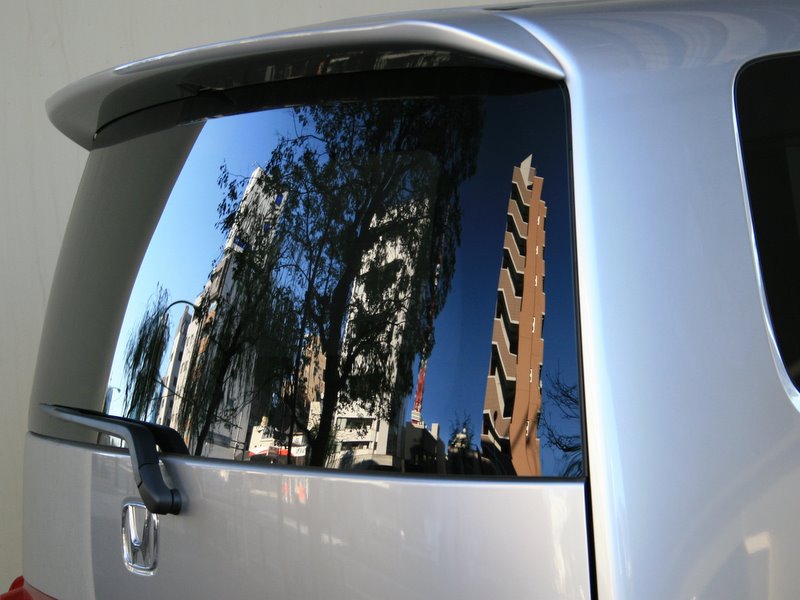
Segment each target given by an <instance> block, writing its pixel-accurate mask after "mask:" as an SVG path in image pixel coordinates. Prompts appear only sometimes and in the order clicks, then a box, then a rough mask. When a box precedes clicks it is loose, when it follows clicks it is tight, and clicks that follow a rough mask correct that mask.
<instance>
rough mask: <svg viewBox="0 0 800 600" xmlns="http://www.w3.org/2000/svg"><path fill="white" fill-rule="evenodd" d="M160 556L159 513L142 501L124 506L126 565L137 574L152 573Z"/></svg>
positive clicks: (123, 524)
mask: <svg viewBox="0 0 800 600" xmlns="http://www.w3.org/2000/svg"><path fill="white" fill-rule="evenodd" d="M157 556H158V515H154V514H153V513H151V512H150V511H149V510H147V507H146V506H145V505H144V504H142V503H141V502H126V503H125V505H124V506H123V507H122V557H123V559H124V560H125V567H126V568H127V569H128V570H129V571H130V572H131V573H136V574H137V575H152V574H153V573H154V572H155V570H156V558H157Z"/></svg>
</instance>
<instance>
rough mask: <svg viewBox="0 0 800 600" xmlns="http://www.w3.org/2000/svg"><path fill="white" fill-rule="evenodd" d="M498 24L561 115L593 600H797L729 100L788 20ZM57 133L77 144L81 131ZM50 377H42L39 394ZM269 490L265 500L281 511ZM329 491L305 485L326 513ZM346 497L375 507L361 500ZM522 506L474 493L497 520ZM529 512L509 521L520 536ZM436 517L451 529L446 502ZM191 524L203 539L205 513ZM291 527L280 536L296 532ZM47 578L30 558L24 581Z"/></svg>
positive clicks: (793, 493)
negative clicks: (540, 49)
mask: <svg viewBox="0 0 800 600" xmlns="http://www.w3.org/2000/svg"><path fill="white" fill-rule="evenodd" d="M491 14H492V15H493V16H492V17H488V16H487V19H489V18H491V19H495V18H496V15H500V18H501V19H505V20H507V22H513V23H515V24H516V25H518V26H520V27H521V28H524V29H526V30H528V31H529V32H530V33H531V34H532V35H533V36H535V37H536V39H538V41H539V42H540V43H541V45H543V46H544V47H545V48H546V49H547V50H548V52H549V53H550V54H551V55H552V56H553V57H554V59H555V62H556V64H557V65H558V67H560V69H561V70H562V72H563V74H564V77H565V81H566V84H567V87H568V90H569V95H570V102H571V115H572V137H573V173H574V189H575V203H576V232H577V239H578V241H577V249H578V270H579V287H580V309H581V310H580V312H581V327H582V349H583V365H584V384H585V385H584V388H585V390H586V391H585V397H586V421H587V438H588V440H589V461H590V479H591V491H592V495H591V502H592V513H593V531H594V536H595V538H594V544H595V550H596V552H595V555H594V560H595V561H596V562H595V565H596V573H597V592H598V597H599V598H602V599H611V598H614V599H620V600H634V599H640V598H648V599H653V600H662V599H663V600H672V599H676V600H677V599H687V598H696V599H700V598H726V599H727V598H766V599H770V600H772V599H781V598H785V599H789V598H796V597H797V596H798V595H800V569H798V568H797V566H796V564H795V563H796V560H797V556H798V555H799V554H800V547H798V546H799V545H800V541H798V540H800V530H799V529H800V526H798V520H797V518H796V506H797V497H798V496H799V495H800V472H799V471H800V416H798V414H797V409H796V406H795V404H793V400H794V399H795V397H796V392H795V391H794V390H793V389H791V388H790V387H787V385H786V376H785V373H784V372H783V367H782V366H781V365H780V361H776V359H775V352H776V350H775V348H774V341H773V339H772V337H771V333H770V329H769V324H768V319H767V317H766V313H765V310H764V302H763V294H762V290H761V287H760V281H759V277H758V274H757V267H756V260H755V254H754V247H753V244H752V239H751V238H752V234H751V228H750V222H749V214H748V209H747V202H746V198H745V196H744V192H743V182H742V176H741V165H740V158H739V151H738V148H737V137H736V123H735V119H734V107H733V83H734V79H735V77H736V73H737V72H738V71H739V69H740V68H741V66H742V65H743V64H745V63H746V62H747V61H749V60H751V59H754V58H756V57H759V56H763V55H767V54H774V53H783V52H792V51H796V50H798V49H800V8H799V7H797V6H796V4H795V3H789V2H783V3H779V2H776V3H769V4H767V3H753V4H751V5H748V4H747V3H743V2H737V3H732V2H725V3H723V2H709V3H702V4H701V3H689V2H675V3H634V2H618V1H615V2H605V3H601V4H597V5H590V4H587V3H584V2H575V3H564V4H550V5H542V6H538V7H536V6H534V7H531V8H528V9H519V10H513V11H507V12H494V11H493V12H492V13H491ZM341 39H342V41H345V40H346V39H347V34H343V36H342V38H341ZM353 40H354V41H355V38H353ZM168 60H169V59H168V58H165V59H164V60H163V61H162V62H163V64H165V65H166V64H167V63H168ZM156 66H157V65H154V69H155V68H156ZM557 70H558V69H557V68H556V69H555V70H552V71H551V72H556V71H557ZM109 77H111V75H109ZM92 86H93V84H91V83H89V84H87V90H91V89H93V88H92ZM101 87H102V86H101ZM103 89H104V88H103ZM81 94H89V91H81V92H80V94H78V95H79V96H80V97H86V96H81ZM68 104H69V103H67V102H65V103H64V106H67V105H68ZM51 114H53V115H54V116H55V117H56V119H59V120H60V127H61V128H62V130H65V131H70V133H71V135H73V137H74V138H75V139H78V140H80V141H81V142H82V143H86V144H88V143H89V142H88V141H87V138H86V135H87V133H88V132H89V130H88V129H87V127H88V125H87V123H91V119H89V120H88V121H87V120H86V118H84V117H83V116H81V117H80V118H77V117H76V118H75V119H73V120H71V119H72V117H71V116H70V114H71V113H70V114H67V113H63V115H62V116H59V114H60V113H58V112H57V111H54V110H53V109H52V108H51ZM73 125H74V127H75V128H76V129H75V131H72V130H70V129H69V128H70V127H72V126H73ZM61 285H67V283H66V282H62V284H61ZM55 290H56V287H55V286H54V293H58V292H57V291H55ZM51 307H52V304H51ZM51 310H53V309H52V308H51ZM48 335H53V334H48V332H47V330H46V331H45V338H44V339H45V340H47V336H48ZM43 343H44V342H43ZM48 376H49V375H48V373H47V371H42V368H41V364H40V369H39V376H38V380H42V379H46V378H47V377H48ZM57 383H58V382H57V381H54V382H52V386H53V387H52V388H50V389H53V388H55V389H58V386H57V385H56V384H57ZM40 389H42V390H44V389H46V388H40ZM36 400H37V397H36V395H34V401H36ZM97 460H98V461H101V462H103V461H106V460H110V459H107V457H98V459H97ZM119 464H120V465H121V466H124V465H125V464H126V463H125V461H122V460H119ZM212 472H213V471H208V477H209V478H210V477H211V475H210V473H212ZM225 472H226V471H218V472H217V474H216V475H215V476H216V477H222V476H223V473H225ZM28 477H29V479H30V477H31V476H30V475H29V476H28ZM275 477H277V476H275ZM292 478H293V479H294V476H292ZM201 480H202V478H201ZM209 480H210V479H209ZM100 481H102V478H99V479H96V482H97V483H95V485H100V483H99V482H100ZM271 481H272V480H271ZM277 481H278V479H275V480H274V481H272V483H271V484H270V485H271V486H272V487H270V486H267V488H265V491H269V490H272V493H274V494H277V493H278V492H277V487H276V486H277V485H278V484H277ZM340 481H342V480H340V479H335V482H334V480H329V479H328V478H327V476H326V478H325V479H324V481H323V479H322V478H320V479H319V480H314V485H320V486H322V487H323V488H325V489H337V494H338V493H339V488H336V486H337V484H339V482H340ZM42 485H43V484H42ZM329 485H330V486H331V487H330V488H328V487H326V486H329ZM406 485H407V486H408V488H409V489H414V490H417V488H416V487H415V486H416V485H417V484H405V485H403V486H401V485H400V484H399V483H397V484H395V487H394V488H393V493H395V494H401V493H403V492H401V491H400V489H401V488H402V489H404V490H405V486H406ZM341 487H342V488H345V489H344V490H343V492H344V493H346V494H355V493H356V492H355V490H356V489H358V490H360V491H361V493H363V494H365V495H364V496H363V497H362V501H364V502H366V501H367V500H366V498H367V497H370V498H371V497H372V491H370V492H369V493H368V492H365V491H364V490H366V489H370V490H372V488H367V487H366V483H364V484H363V485H361V486H359V487H357V488H350V486H344V485H341ZM478 487H479V486H478V484H470V486H465V487H464V489H469V490H473V489H478ZM423 488H424V489H425V490H426V493H431V494H432V495H433V496H432V498H436V497H437V496H436V492H435V490H433V489H431V488H430V487H426V486H423V487H422V488H419V489H423ZM102 489H107V488H105V487H103V488H102ZM459 489H460V488H459ZM535 489H536V488H535V486H531V487H530V488H529V487H527V486H523V487H521V488H517V487H512V486H508V487H506V486H504V485H503V486H500V487H498V488H491V487H487V489H486V490H484V492H485V493H488V494H492V493H497V494H498V497H497V499H496V501H499V502H505V501H507V500H506V498H507V497H508V498H515V497H516V496H517V494H519V495H524V494H528V493H530V494H531V495H532V496H535V495H536V492H535ZM347 490H350V491H349V492H348V491H347ZM501 491H502V494H500V492H501ZM31 493H32V492H31V489H30V485H28V486H27V488H26V494H27V496H26V497H28V498H30V497H31ZM75 493H84V494H85V492H77V491H76V492H75ZM376 493H377V492H376ZM375 497H378V496H377V495H376V496H375ZM348 498H349V499H352V496H348ZM107 501H108V502H109V503H112V502H114V501H112V500H110V499H108V500H107ZM388 501H389V502H391V501H393V500H392V499H391V497H390V498H389V500H388ZM508 501H509V502H512V501H511V500H508ZM272 502H274V503H275V505H276V506H281V507H284V505H283V503H281V502H279V501H278V500H277V499H273V500H272ZM527 502H529V501H528V500H527V499H526V504H524V506H523V504H521V503H519V504H518V503H514V502H512V504H509V505H507V506H506V505H504V510H519V511H520V512H519V514H518V517H519V518H522V519H525V518H533V517H532V515H534V514H535V510H531V508H530V507H531V504H530V503H527ZM357 505H358V504H357ZM360 506H363V504H362V505H360ZM429 506H430V507H431V508H432V509H433V510H435V511H437V512H438V515H439V516H438V519H439V520H440V521H441V522H442V524H443V526H444V527H449V528H457V524H456V523H455V521H454V520H450V519H452V517H450V516H449V515H450V514H451V512H450V511H449V510H448V504H447V502H445V501H444V500H443V499H442V498H441V497H439V499H438V500H434V501H432V503H429ZM44 509H45V507H42V511H44ZM292 510H294V508H293V509H292ZM109 511H110V509H109ZM109 514H110V512H109ZM201 514H204V515H205V516H204V519H206V521H205V522H211V521H213V511H212V510H209V511H208V512H206V513H201ZM279 514H281V515H285V514H287V513H286V512H284V513H279ZM288 514H289V516H290V519H289V521H287V522H282V524H281V525H280V526H279V531H281V532H285V531H289V530H291V526H290V524H289V523H294V522H296V521H292V519H296V517H297V513H296V511H295V512H291V511H290V512H289V513H288ZM503 514H505V513H503ZM109 518H110V517H109ZM179 518H183V515H181V517H179ZM274 518H275V519H277V518H279V517H277V516H275V517H274ZM523 522H524V521H523ZM394 525H397V523H396V522H395V523H394ZM26 526H27V524H26ZM242 526H244V525H242ZM373 526H374V522H373ZM29 529H30V528H29ZM515 529H516V525H515V527H514V528H512V531H514V530H515ZM34 531H36V530H34ZM379 531H380V529H379ZM451 531H452V529H451ZM362 533H363V534H364V535H365V534H366V529H365V530H362ZM397 534H398V530H397V529H396V528H395V530H394V533H393V534H391V535H397ZM282 535H283V534H282ZM297 535H298V536H299V535H302V534H297ZM386 535H387V536H388V535H390V534H389V533H387V534H386ZM420 535H421V534H420ZM166 537H168V536H166V535H165V538H166ZM26 538H27V541H26V544H27V545H28V550H27V552H28V554H26V560H27V557H31V556H33V557H38V556H39V554H38V553H34V552H33V551H32V550H31V549H30V547H31V545H33V547H34V548H37V549H38V548H39V547H40V546H39V544H41V543H42V541H41V537H36V536H35V535H34V536H32V535H31V534H30V533H28V531H27V530H26ZM297 539H300V538H299V537H298V538H297ZM37 540H38V541H37ZM484 541H485V542H487V543H491V544H495V546H494V547H489V546H487V548H488V550H487V552H488V553H503V552H505V548H506V547H508V545H509V544H513V545H514V546H515V547H516V548H523V547H524V544H523V541H522V539H520V538H518V539H517V540H511V541H509V540H508V539H503V540H500V539H495V538H491V539H488V538H487V539H484ZM165 543H166V542H165ZM531 548H533V550H532V551H535V544H533V543H532V544H531ZM317 552H321V550H319V549H317ZM382 556H384V555H382ZM44 568H45V565H44V564H43V563H42V562H40V561H39V559H38V558H30V559H29V560H27V562H26V576H28V570H29V569H30V570H31V571H33V572H36V573H41V572H43V570H44ZM430 568H431V569H433V566H431V567H430ZM325 573H327V572H325ZM439 573H441V572H439ZM454 573H455V571H453V570H451V571H447V572H446V575H447V576H446V577H444V578H443V579H438V574H437V578H434V572H433V571H432V570H431V571H426V578H424V579H423V580H422V581H423V583H422V588H423V589H427V588H430V586H435V585H443V584H442V583H441V581H452V580H453V579H455V580H456V582H457V581H458V579H457V578H454V577H453V575H454ZM326 576H328V575H325V574H323V575H321V577H323V579H324V577H326ZM376 576H377V574H376ZM494 580H495V581H500V578H499V577H497V578H495V579H494ZM31 581H32V583H33V584H34V585H37V586H38V585H39V584H38V581H37V580H36V579H31ZM301 583H302V585H308V586H313V585H316V584H315V582H314V581H313V580H310V581H305V580H304V581H302V582H301ZM500 583H501V584H502V582H500ZM43 589H44V591H47V588H43ZM437 589H439V588H437ZM471 591H473V592H478V591H480V588H473V589H472V590H471ZM505 591H507V592H509V594H507V595H512V594H511V593H510V592H511V590H505ZM515 592H516V590H515ZM446 595H447V596H452V594H446ZM494 595H495V596H496V597H502V596H503V595H502V594H494ZM514 595H516V594H514ZM519 595H520V596H524V595H525V592H523V591H519ZM474 596H475V597H478V596H479V595H478V594H477V593H475V594H474ZM530 597H537V596H536V594H530Z"/></svg>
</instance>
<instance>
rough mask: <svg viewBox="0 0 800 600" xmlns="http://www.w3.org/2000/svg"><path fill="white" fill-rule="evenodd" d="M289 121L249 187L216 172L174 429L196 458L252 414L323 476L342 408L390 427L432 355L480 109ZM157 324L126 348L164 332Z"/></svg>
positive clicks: (336, 111)
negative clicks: (297, 444)
mask: <svg viewBox="0 0 800 600" xmlns="http://www.w3.org/2000/svg"><path fill="white" fill-rule="evenodd" d="M294 122H295V130H294V132H292V133H291V134H289V135H283V136H281V137H280V138H279V139H278V143H277V145H276V147H275V149H274V151H273V152H272V154H271V155H270V156H269V158H268V160H267V161H266V163H265V164H264V166H263V168H259V169H257V170H256V171H255V172H254V173H253V174H252V175H251V176H249V177H242V176H235V175H233V174H231V173H230V172H229V171H228V169H227V167H226V166H225V165H223V166H222V168H221V174H220V178H219V183H220V185H221V187H222V188H223V189H224V191H225V194H224V198H223V200H222V202H221V203H220V205H219V207H218V211H219V217H220V221H219V227H220V229H221V231H222V232H223V233H224V234H225V238H226V242H225V244H224V247H223V249H222V253H221V258H220V259H219V261H218V262H217V264H216V265H215V267H214V269H213V270H212V272H211V274H210V276H209V279H208V282H207V283H206V285H205V288H204V289H203V291H202V293H201V294H200V296H199V297H198V299H197V300H196V304H197V306H198V310H196V311H195V314H194V317H193V320H192V326H191V327H190V333H189V334H188V335H187V340H186V348H185V351H184V352H183V355H184V358H183V361H185V366H184V365H181V371H182V374H183V375H182V379H180V381H179V383H178V385H177V388H178V389H176V390H175V393H176V396H177V397H178V402H177V408H176V409H175V411H174V413H173V418H172V425H173V426H174V427H176V428H178V429H179V430H181V431H183V432H184V433H186V434H188V437H189V438H191V439H192V440H193V443H194V448H195V453H196V454H200V453H201V452H202V449H203V444H204V443H205V442H206V441H207V439H208V438H209V435H210V434H211V433H212V432H213V429H214V427H215V426H216V425H217V424H219V423H226V422H228V423H230V422H232V420H233V417H234V416H235V415H236V414H242V412H243V411H246V412H247V414H248V415H250V421H252V422H257V421H258V420H259V418H260V417H261V416H266V417H268V420H269V419H272V420H273V422H274V420H275V418H276V417H278V416H280V418H281V420H282V421H283V424H284V427H282V428H281V429H282V433H283V434H284V436H285V438H286V439H287V440H288V444H289V445H291V444H292V439H293V437H295V436H294V435H293V434H294V433H295V432H296V431H299V432H302V433H303V434H304V438H305V440H307V441H308V449H309V453H310V456H309V459H308V461H307V462H308V463H309V464H311V465H317V466H322V465H324V464H325V463H326V458H327V457H328V454H329V453H330V451H331V447H332V442H333V435H334V430H333V419H334V416H335V414H336V412H337V410H339V409H341V408H342V407H347V406H354V405H358V406H359V407H360V408H361V409H363V410H364V411H365V412H366V413H368V414H370V415H373V416H375V417H377V418H380V419H384V420H387V421H389V422H390V423H396V422H397V419H398V418H399V417H400V416H401V413H402V407H403V401H404V399H406V398H407V397H408V396H409V395H410V393H411V391H412V388H413V384H414V382H413V374H414V367H415V364H417V361H423V362H424V361H425V360H426V359H427V357H428V356H429V354H430V352H431V350H432V348H433V345H434V342H435V336H434V333H435V331H434V320H435V318H436V316H437V315H438V314H439V313H440V311H441V310H442V308H443V306H444V304H445V301H446V299H447V295H448V293H449V291H450V287H451V283H452V279H453V274H454V272H455V266H456V265H455V263H456V258H455V257H456V249H457V247H458V244H459V241H460V230H461V226H460V221H461V210H460V200H459V191H458V190H459V187H460V185H461V183H462V182H463V181H464V180H465V179H466V178H467V177H469V176H470V175H471V174H472V173H473V172H474V170H475V157H476V154H477V148H478V144H479V138H480V133H481V131H480V130H481V128H482V103H481V101H480V100H476V99H470V98H463V99H451V100H448V101H446V102H445V101H432V100H430V99H421V100H393V101H372V102H358V103H355V102H354V103H336V104H330V105H319V106H305V107H299V108H297V109H295V110H294ZM157 312H158V311H157V310H156V311H151V313H148V315H149V316H148V318H146V319H145V321H143V325H142V327H140V329H139V331H138V332H137V334H136V335H135V336H134V337H136V336H139V337H141V336H146V335H147V333H148V331H150V330H152V329H154V327H155V328H156V329H157V328H158V325H159V324H161V325H162V326H166V325H165V322H166V320H165V319H160V318H159V316H158V314H157ZM151 337H152V336H151ZM148 339H149V338H148ZM140 341H141V342H142V343H146V340H140ZM131 343H132V344H133V345H134V346H135V345H136V342H135V341H132V342H131ZM152 350H153V352H154V353H155V352H159V353H160V354H159V356H160V355H163V352H164V344H161V346H160V347H157V346H155V345H153V346H152ZM159 360H160V359H159ZM145 362H146V361H145ZM150 362H152V361H150ZM148 364H149V363H148ZM138 368H139V367H137V366H136V365H133V366H132V368H131V370H130V371H129V372H128V377H129V378H133V380H135V379H136V377H137V369H138ZM149 376H150V375H145V377H149ZM151 397H152V394H151ZM312 400H313V404H314V406H312ZM148 401H149V400H148V398H147V397H143V398H141V399H139V400H136V401H133V400H131V401H130V402H129V406H131V407H133V406H140V405H141V404H142V403H145V404H146V402H148ZM137 410H138V411H139V413H138V414H146V412H147V411H146V410H145V411H144V412H142V409H141V407H140V408H137ZM286 426H288V432H287V431H286ZM289 454H290V455H291V449H290V451H289Z"/></svg>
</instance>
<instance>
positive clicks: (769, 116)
mask: <svg viewBox="0 0 800 600" xmlns="http://www.w3.org/2000/svg"><path fill="white" fill-rule="evenodd" d="M799 73H800V56H782V57H775V58H768V59H763V60H760V61H758V62H755V63H752V64H750V65H748V66H746V67H745V68H744V69H743V70H742V72H741V73H740V74H739V77H738V79H737V82H736V110H737V116H738V119H739V132H740V139H741V145H742V159H743V162H744V171H745V177H746V181H747V191H748V195H749V198H750V211H751V214H752V219H753V228H754V231H755V241H756V248H757V251H758V260H759V267H760V269H761V276H762V279H763V282H764V293H765V296H766V300H767V307H768V310H769V317H770V320H771V323H772V330H773V333H774V336H775V341H776V343H777V345H778V350H779V352H780V355H781V358H782V360H783V364H784V367H785V368H786V372H787V373H788V375H789V377H790V379H791V380H792V382H793V383H794V385H795V387H797V388H798V389H800V278H798V277H797V265H798V264H800V110H799V109H798V107H800V80H799V79H798V74H799Z"/></svg>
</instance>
